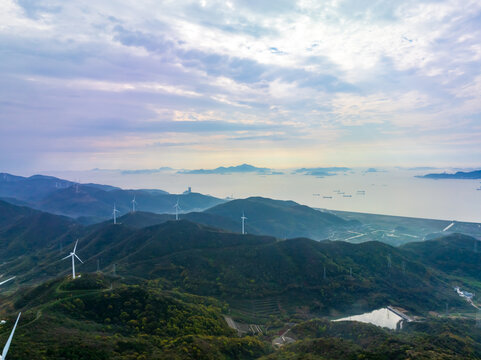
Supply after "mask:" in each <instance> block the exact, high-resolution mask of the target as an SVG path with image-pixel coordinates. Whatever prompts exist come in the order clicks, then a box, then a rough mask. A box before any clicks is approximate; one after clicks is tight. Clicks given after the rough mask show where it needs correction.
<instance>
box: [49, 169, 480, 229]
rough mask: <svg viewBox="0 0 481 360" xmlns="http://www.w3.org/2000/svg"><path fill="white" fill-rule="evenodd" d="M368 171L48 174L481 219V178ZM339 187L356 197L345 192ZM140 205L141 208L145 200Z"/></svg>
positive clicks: (378, 211) (400, 213) (394, 212)
mask: <svg viewBox="0 0 481 360" xmlns="http://www.w3.org/2000/svg"><path fill="white" fill-rule="evenodd" d="M365 170H366V169H353V170H352V171H349V172H346V173H338V174H337V175H333V176H326V177H323V178H318V177H315V176H309V175H301V174H292V171H291V170H284V171H283V174H282V175H258V174H252V173H242V174H229V175H218V174H208V175H199V174H179V173H177V172H176V171H165V172H157V173H151V174H123V173H122V172H121V171H118V170H92V171H85V172H49V173H48V174H51V175H56V176H59V177H63V178H66V179H69V180H77V181H80V182H82V183H86V182H96V183H104V184H109V185H115V186H119V187H122V188H126V189H141V188H156V189H162V190H165V191H168V192H170V193H182V192H183V191H185V190H186V189H187V188H188V187H189V186H191V187H192V191H194V192H200V193H203V194H210V195H213V196H216V197H220V198H225V197H228V196H233V197H234V198H246V197H249V196H263V197H269V198H274V199H282V200H294V201H296V202H298V203H300V204H304V205H308V206H311V207H315V208H324V209H331V210H343V211H353V212H363V213H373V214H386V215H398V216H408V217H420V218H429V219H442V220H456V221H468V222H481V191H477V190H476V189H477V188H479V187H480V181H479V180H432V179H422V178H416V177H415V176H416V175H423V174H424V173H425V172H423V171H419V170H416V171H412V170H400V169H397V168H391V169H387V170H386V171H382V172H381V171H380V172H366V171H365ZM336 190H340V191H341V192H344V195H352V197H350V198H349V197H344V196H343V195H342V194H338V193H336V192H335V191H336ZM359 190H364V191H365V195H360V194H358V193H357V192H358V191H359ZM317 194H319V195H317ZM324 196H332V199H327V198H324ZM138 206H139V210H141V209H142V204H139V205H138Z"/></svg>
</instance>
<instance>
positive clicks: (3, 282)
mask: <svg viewBox="0 0 481 360" xmlns="http://www.w3.org/2000/svg"><path fill="white" fill-rule="evenodd" d="M15 278H16V276H12V277H11V278H10V279H7V280H3V281H2V282H0V285H3V284H5V283H6V282H8V281H10V280H13V279H15Z"/></svg>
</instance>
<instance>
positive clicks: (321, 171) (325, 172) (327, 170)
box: [294, 167, 351, 177]
mask: <svg viewBox="0 0 481 360" xmlns="http://www.w3.org/2000/svg"><path fill="white" fill-rule="evenodd" d="M349 170H351V169H350V168H347V167H318V168H302V169H297V170H294V174H303V175H311V176H317V177H324V176H333V175H337V173H338V172H346V171H349Z"/></svg>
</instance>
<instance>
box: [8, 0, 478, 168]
mask: <svg viewBox="0 0 481 360" xmlns="http://www.w3.org/2000/svg"><path fill="white" fill-rule="evenodd" d="M0 5H1V9H2V11H1V12H0V166H1V168H2V169H0V170H6V171H40V170H48V169H51V170H59V169H71V170H75V169H78V170H80V169H90V168H94V167H99V168H124V169H125V168H129V169H141V168H156V167H160V166H172V167H176V168H198V167H204V168H208V167H216V166H220V165H236V164H239V163H244V162H246V163H251V164H254V165H257V166H265V167H278V168H285V167H297V166H336V165H337V166H386V165H400V166H413V165H435V166H479V165H481V161H480V160H481V2H480V1H479V0H474V1H470V0H462V1H461V0H446V1H419V0H415V1H410V0H406V1H372V0H369V1H367V0H345V1H343V0H326V1H317V0H312V1H311V0H300V1H285V0H276V1H271V0H243V1H240V0H239V1H234V0H230V1H225V0H222V1H213V0H195V1H182V0H174V1H154V0H152V1H149V0H135V1H133V0H132V1H130V0H129V1H128V0H124V1H108V0H99V1H90V0H85V1H80V0H72V1H60V0H17V1H13V0H0Z"/></svg>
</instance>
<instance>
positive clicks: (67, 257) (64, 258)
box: [61, 254, 72, 260]
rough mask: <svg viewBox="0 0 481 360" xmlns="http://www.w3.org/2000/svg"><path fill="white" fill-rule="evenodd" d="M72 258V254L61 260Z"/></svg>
mask: <svg viewBox="0 0 481 360" xmlns="http://www.w3.org/2000/svg"><path fill="white" fill-rule="evenodd" d="M71 256H72V254H70V255H67V256H65V257H64V258H62V259H61V260H65V259H68V258H69V257H71Z"/></svg>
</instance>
